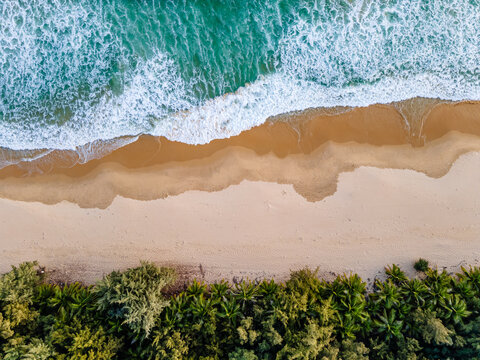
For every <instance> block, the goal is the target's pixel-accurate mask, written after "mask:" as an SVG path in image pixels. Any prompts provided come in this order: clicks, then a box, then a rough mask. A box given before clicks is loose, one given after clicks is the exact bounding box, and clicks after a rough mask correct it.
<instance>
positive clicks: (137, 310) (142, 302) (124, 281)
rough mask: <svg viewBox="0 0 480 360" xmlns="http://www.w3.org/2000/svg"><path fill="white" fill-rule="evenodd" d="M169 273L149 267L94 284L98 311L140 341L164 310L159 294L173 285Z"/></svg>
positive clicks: (163, 301)
mask: <svg viewBox="0 0 480 360" xmlns="http://www.w3.org/2000/svg"><path fill="white" fill-rule="evenodd" d="M175 278H176V275H175V271H174V270H173V269H168V268H158V267H156V266H155V265H153V264H151V263H146V262H144V263H142V265H141V266H140V267H137V268H134V269H128V270H127V271H125V272H116V271H114V272H112V273H111V274H109V275H107V276H105V277H104V278H103V280H101V281H100V282H98V284H97V286H96V287H95V290H94V293H95V294H96V295H97V296H98V300H97V306H98V310H100V311H104V312H106V314H107V316H108V317H110V318H111V319H118V320H120V321H121V322H122V324H126V325H128V327H129V328H130V329H131V331H133V332H134V333H135V334H137V335H140V337H148V335H149V333H150V331H151V329H152V328H153V326H154V325H155V322H156V321H157V319H158V317H159V315H160V313H161V312H162V311H163V309H164V308H165V307H166V306H168V304H169V301H168V300H167V299H165V297H164V296H163V294H162V290H163V289H164V288H165V287H166V286H167V285H170V284H171V283H173V281H174V280H175Z"/></svg>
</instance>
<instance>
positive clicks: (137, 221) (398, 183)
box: [0, 99, 480, 282]
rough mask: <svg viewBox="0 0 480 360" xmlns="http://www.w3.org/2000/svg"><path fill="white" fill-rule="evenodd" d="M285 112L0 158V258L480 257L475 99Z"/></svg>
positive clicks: (346, 264) (255, 271) (87, 263)
mask: <svg viewBox="0 0 480 360" xmlns="http://www.w3.org/2000/svg"><path fill="white" fill-rule="evenodd" d="M273 120H274V121H270V122H267V123H266V124H264V125H261V126H259V127H257V128H254V129H251V130H249V131H246V132H244V133H242V134H240V135H238V136H235V137H232V138H230V139H222V140H215V141H213V142H211V143H209V144H206V145H200V146H193V145H187V144H182V143H176V142H172V141H168V140H166V139H164V138H154V137H150V136H142V137H141V138H140V139H139V140H138V141H136V142H134V143H132V144H130V145H127V146H126V147H123V148H121V149H119V150H116V151H114V152H113V153H112V154H110V155H108V156H106V157H104V158H102V159H99V160H93V161H91V162H88V163H86V164H76V162H77V160H78V157H76V155H75V154H74V153H73V152H72V153H71V154H68V153H66V152H52V153H51V154H50V155H48V156H47V157H46V158H43V159H41V160H38V161H34V162H30V163H23V164H19V165H15V166H9V167H6V168H4V169H2V170H0V197H1V198H2V199H0V219H1V220H0V222H1V226H0V244H1V250H2V261H1V262H0V270H2V271H6V270H8V267H9V266H10V265H11V264H16V263H18V262H21V261H24V260H29V259H37V260H39V261H40V262H41V263H43V264H45V265H47V266H49V267H53V268H56V269H58V271H59V272H60V273H62V274H63V276H67V275H68V276H67V277H68V278H69V279H73V280H83V281H86V282H92V281H94V280H95V279H98V278H99V277H100V276H101V275H102V274H104V273H105V272H109V271H111V270H113V269H116V268H125V267H126V266H132V265H135V264H137V263H138V261H139V260H140V259H147V260H152V261H155V262H157V263H159V264H175V265H181V266H183V267H184V268H186V269H191V271H193V273H195V274H196V275H197V276H199V277H204V278H205V279H207V280H215V279H219V278H227V279H232V278H233V277H234V276H236V277H242V276H249V277H262V276H267V277H271V276H275V277H278V278H284V277H285V276H287V275H288V273H289V271H290V270H291V269H295V268H298V267H301V266H305V265H308V266H311V267H316V266H319V268H320V271H321V273H322V274H323V275H325V276H327V275H328V274H331V273H341V272H344V271H355V272H358V273H360V275H362V276H363V277H365V279H367V278H373V277H374V276H375V275H377V274H378V273H379V271H381V269H382V267H383V265H385V264H388V263H393V262H395V263H399V264H400V265H403V266H405V267H411V262H412V261H413V260H414V259H415V258H417V257H419V256H422V257H426V258H429V259H430V260H432V261H433V262H434V263H436V264H438V265H439V266H446V267H447V268H448V269H449V270H452V271H453V270H455V269H458V266H459V265H460V264H466V263H468V264H472V265H474V264H477V263H478V259H480V258H479V256H480V242H479V241H478V239H477V237H478V234H479V231H478V230H480V229H479V226H480V225H479V224H480V222H479V221H478V220H479V219H478V216H479V212H480V192H478V191H476V188H477V187H478V184H479V183H480V182H479V180H480V153H478V152H477V151H480V137H479V135H480V105H479V104H478V103H438V102H437V101H431V100H425V99H416V100H412V101H410V102H403V103H400V104H393V105H375V106H371V107H368V108H357V109H334V110H333V111H332V110H325V109H317V110H309V111H307V112H304V113H302V114H297V115H295V116H292V114H290V116H284V117H282V118H278V119H273ZM141 200H144V201H141ZM145 200H147V201H145Z"/></svg>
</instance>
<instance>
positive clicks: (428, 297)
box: [0, 263, 480, 360]
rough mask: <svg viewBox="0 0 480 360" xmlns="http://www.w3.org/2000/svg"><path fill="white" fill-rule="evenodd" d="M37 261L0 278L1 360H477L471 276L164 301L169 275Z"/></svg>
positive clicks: (235, 288) (215, 287)
mask: <svg viewBox="0 0 480 360" xmlns="http://www.w3.org/2000/svg"><path fill="white" fill-rule="evenodd" d="M36 267H37V265H36V263H25V264H21V265H20V266H18V267H13V268H12V271H11V272H9V273H7V274H5V275H3V276H2V277H1V278H0V357H1V358H2V359H10V360H13V359H56V360H63V359H65V360H66V359H76V360H90V359H100V360H102V359H147V360H166V359H169V360H194V359H198V360H207V359H210V360H217V359H231V360H240V359H242V360H281V359H315V360H317V359H321V360H365V359H388V360H390V359H392V360H393V359H395V360H397V359H398V360H412V359H418V360H426V359H480V269H479V268H477V267H471V268H468V269H467V268H462V271H461V273H459V274H457V275H456V276H453V275H451V274H448V273H446V272H445V271H438V270H437V269H431V268H428V269H426V270H425V276H423V277H422V278H421V279H419V278H416V279H409V278H408V277H407V276H406V275H405V273H404V272H403V271H402V270H401V269H400V268H399V267H398V266H396V265H391V266H388V267H386V268H385V274H386V278H385V280H383V281H380V280H376V281H375V283H374V288H373V289H371V290H370V291H367V287H366V284H365V283H364V282H363V281H362V280H361V279H360V278H359V277H358V275H355V274H351V275H342V276H339V277H338V278H336V279H335V280H334V281H332V282H326V281H322V280H320V279H318V277H317V273H316V271H312V270H309V269H303V270H301V271H297V272H293V273H292V274H291V276H290V278H289V280H288V281H286V282H285V283H283V284H282V283H277V282H274V281H273V280H270V281H267V280H264V281H261V282H252V281H248V280H247V281H242V282H239V283H236V284H233V285H231V284H229V283H227V282H224V281H223V282H219V283H216V284H212V285H210V286H209V285H207V284H204V283H202V282H198V281H193V282H192V283H191V284H190V286H188V287H187V288H186V290H185V291H184V292H181V293H178V294H176V295H173V296H171V297H170V298H169V299H167V298H165V296H164V295H163V293H162V291H163V290H164V289H165V287H166V286H168V285H169V284H170V283H172V281H173V280H174V278H175V274H174V272H173V271H172V270H170V269H165V268H157V267H155V266H154V265H153V264H148V263H143V264H142V265H141V266H140V267H138V268H135V269H129V270H127V271H124V272H113V273H111V274H110V275H107V276H106V277H105V278H104V279H103V280H102V281H100V282H99V283H98V284H97V285H96V286H95V287H85V286H83V285H81V284H79V283H73V284H68V285H65V286H58V285H51V284H46V283H44V282H43V280H42V278H41V276H39V275H38V272H37V270H36Z"/></svg>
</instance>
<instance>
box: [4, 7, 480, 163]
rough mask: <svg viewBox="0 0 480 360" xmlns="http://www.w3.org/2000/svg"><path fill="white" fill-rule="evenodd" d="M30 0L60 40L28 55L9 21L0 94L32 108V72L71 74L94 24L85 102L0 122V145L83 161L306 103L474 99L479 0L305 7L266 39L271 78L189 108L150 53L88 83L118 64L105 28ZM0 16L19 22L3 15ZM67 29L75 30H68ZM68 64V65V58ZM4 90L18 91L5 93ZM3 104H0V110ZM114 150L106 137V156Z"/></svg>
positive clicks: (38, 90)
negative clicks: (39, 116)
mask: <svg viewBox="0 0 480 360" xmlns="http://www.w3.org/2000/svg"><path fill="white" fill-rule="evenodd" d="M8 1H13V0H8ZM42 3H44V4H47V3H48V4H50V5H51V6H50V7H51V10H52V15H51V16H50V15H48V14H47V13H46V14H44V15H42V14H37V16H45V18H46V19H47V20H48V19H50V20H51V21H50V20H48V21H47V20H45V19H44V20H45V23H46V24H47V25H45V26H50V27H52V28H56V29H57V32H58V31H60V32H61V31H64V35H65V36H63V37H62V38H59V39H58V40H55V42H54V43H55V44H58V49H60V50H58V49H57V52H58V54H59V55H58V56H57V57H55V56H53V57H52V56H46V55H45V54H43V55H42V54H40V55H39V51H40V50H42V51H48V49H43V48H41V46H40V47H39V45H38V44H37V43H35V36H34V35H32V34H34V32H35V31H37V30H36V29H35V28H31V29H28V27H27V28H25V26H24V27H20V28H19V29H20V30H18V31H20V32H19V33H18V34H13V35H12V34H10V33H9V30H8V27H11V28H12V29H17V28H18V26H17V27H15V26H13V23H12V24H10V25H11V26H10V25H9V24H8V23H6V24H4V25H3V28H2V29H3V30H2V29H0V30H2V31H0V34H3V35H2V36H3V38H0V44H1V46H2V51H0V65H2V64H3V66H6V65H5V64H7V63H8V64H9V65H8V66H13V68H9V71H10V72H12V71H13V72H14V73H15V72H16V73H17V75H18V78H13V77H8V76H4V77H0V88H1V86H3V89H4V94H3V96H4V97H6V98H8V99H12V98H15V96H18V98H16V99H17V100H16V102H15V103H14V104H13V105H15V104H16V105H19V107H22V106H23V105H24V104H30V103H34V102H35V101H34V100H35V99H37V98H38V97H40V96H41V94H44V93H45V92H47V93H48V94H50V93H51V94H54V93H55V91H56V89H54V88H52V89H50V88H49V87H50V86H53V85H52V83H51V82H49V81H54V80H55V76H58V74H57V73H55V72H52V73H51V74H47V75H45V74H43V77H36V75H35V74H36V73H41V72H42V71H44V69H50V68H51V69H54V70H55V71H57V70H58V71H60V70H61V69H64V70H62V71H65V73H62V74H61V75H62V76H66V77H71V78H73V79H74V80H75V76H77V74H78V73H81V71H79V70H78V68H79V67H82V66H86V65H88V64H86V63H84V62H82V61H83V60H84V59H85V58H86V57H85V53H84V52H83V51H86V50H85V49H83V48H82V46H83V44H84V42H85V41H86V40H87V39H90V38H91V37H92V36H98V34H97V33H94V32H95V31H97V32H99V33H100V35H101V36H100V37H101V38H102V39H103V38H105V39H110V38H111V40H106V41H105V42H104V43H102V44H101V45H99V49H98V53H97V54H96V56H95V58H94V59H95V61H96V63H95V64H94V66H91V68H89V70H88V71H87V75H88V77H89V78H90V77H91V78H92V82H91V83H90V86H91V87H92V88H93V89H94V90H95V91H94V92H93V95H92V97H91V98H87V99H82V100H78V101H77V102H75V106H76V108H75V111H74V112H73V114H72V115H71V117H70V118H69V120H68V121H66V122H65V123H63V124H58V123H55V122H53V123H52V122H49V121H47V120H45V121H43V122H41V123H39V122H30V123H29V122H21V121H10V122H7V121H4V122H0V146H1V147H6V148H9V149H14V150H35V149H72V150H77V151H78V152H81V151H86V150H85V149H90V150H88V151H87V152H86V153H85V156H83V157H80V158H81V159H83V160H81V161H88V159H90V158H92V157H95V156H97V155H96V153H95V151H97V150H98V149H99V148H98V147H97V145H95V146H91V147H90V145H88V144H98V141H99V140H103V141H107V140H109V139H115V138H120V137H123V136H137V135H139V134H142V133H145V134H153V135H157V136H166V137H167V138H169V139H171V140H177V141H182V142H185V143H191V144H202V143H207V142H209V141H211V140H212V139H216V138H225V137H230V136H233V135H236V134H238V133H240V132H241V131H243V130H246V129H249V128H251V127H253V126H256V125H259V124H261V123H263V122H265V121H266V119H268V118H269V117H272V116H275V115H279V114H283V113H288V112H292V111H300V110H304V109H307V108H312V107H335V106H367V105H370V104H374V103H390V102H394V101H401V100H405V99H409V98H412V97H417V96H418V97H426V98H441V99H445V100H454V101H458V100H467V99H468V100H480V80H479V79H480V66H479V64H480V43H479V41H478V39H479V38H480V8H479V6H480V5H479V4H473V3H472V2H467V1H466V0H457V1H449V2H447V1H438V2H434V4H433V5H432V6H431V7H430V8H429V9H428V11H427V10H425V9H424V8H422V4H421V2H414V1H405V2H400V3H397V4H396V5H395V6H393V5H392V6H388V5H386V4H387V2H372V1H355V2H352V3H351V5H349V6H351V8H350V9H348V10H345V9H340V8H339V9H337V10H336V11H333V12H332V11H329V12H327V10H325V9H322V8H321V5H319V4H316V7H313V8H312V9H310V12H308V11H307V12H306V13H305V14H303V13H302V14H301V15H298V19H297V20H296V21H295V24H294V25H293V26H291V27H290V28H289V29H287V30H286V31H285V34H284V36H283V38H282V39H281V41H280V43H279V44H278V49H277V53H276V58H277V59H278V60H277V64H276V71H275V72H274V73H272V74H269V75H265V76H260V77H259V78H258V79H257V80H256V81H254V82H253V83H251V84H248V85H246V86H244V87H241V88H239V89H238V90H237V91H236V92H234V93H229V94H225V95H222V96H219V97H216V98H214V99H211V100H206V101H203V102H201V103H199V101H198V100H196V99H194V98H193V97H192V96H191V95H189V94H190V91H189V88H190V87H191V84H190V83H188V82H186V81H185V80H184V79H183V78H182V76H181V75H180V73H179V70H178V64H176V63H175V62H174V61H173V60H172V59H171V58H170V57H169V56H168V55H166V54H165V53H162V52H160V51H157V50H153V55H150V56H149V57H148V59H147V60H141V59H138V62H137V63H136V65H135V66H134V67H132V68H127V69H126V72H125V74H124V79H123V81H124V83H123V87H122V91H121V92H120V93H115V91H114V90H111V89H110V88H108V87H105V86H104V85H105V84H104V83H105V82H106V81H107V80H105V81H103V82H102V81H99V80H98V79H99V78H101V76H102V71H103V70H104V69H106V68H108V66H110V65H109V64H107V59H110V60H111V59H112V58H115V59H117V60H118V61H119V63H122V61H124V60H125V59H123V55H122V52H121V51H120V50H119V45H118V44H117V43H116V42H115V37H114V36H113V35H112V34H110V32H109V31H110V30H109V27H108V24H107V25H105V22H104V21H103V19H102V18H101V16H100V15H98V14H94V13H91V12H88V11H86V10H85V9H84V8H82V7H80V6H73V5H72V6H70V7H68V9H67V10H68V11H67V10H65V9H64V10H59V9H57V8H56V7H55V4H56V3H58V1H54V0H51V1H50V2H47V1H43V2H42ZM339 3H341V2H339ZM437 4H438V5H437ZM57 5H58V4H57ZM323 5H324V4H323ZM45 6H46V5H45ZM339 6H340V5H339ZM342 6H345V4H343V5H342ZM1 7H2V5H0V9H1ZM50 7H45V9H46V10H48V9H50ZM12 9H13V10H12ZM22 9H23V7H19V8H10V10H11V11H13V12H15V11H18V12H19V13H20V15H21V16H20V17H21V18H22V19H23V20H21V21H24V22H25V23H26V24H28V14H23V15H22V14H21V11H23V10H22ZM334 10H335V9H334ZM62 11H63V12H62ZM13 12H12V14H13ZM3 18H9V19H10V20H11V21H12V22H15V21H20V20H18V19H16V18H15V17H14V16H13V15H12V16H7V17H5V16H2V19H3ZM61 19H65V20H61ZM80 20H81V21H84V23H85V24H86V25H85V26H72V22H76V21H80ZM49 21H50V22H49ZM62 21H63V23H62ZM62 24H63V25H62ZM30 25H32V24H30ZM87 25H88V26H87ZM32 26H33V25H32ZM0 27H1V25H0ZM69 28H73V29H77V30H78V31H76V32H75V31H73V32H69V31H68V29H69ZM62 29H63V30H62ZM8 34H10V35H11V36H9V35H8ZM15 39H17V40H15ZM15 41H16V42H17V43H15ZM18 42H20V43H21V47H23V49H24V50H23V51H24V53H21V54H20V55H17V56H19V61H17V62H15V61H13V60H14V59H13V60H12V58H11V53H10V52H9V51H7V50H8V46H16V47H18ZM9 56H10V58H9ZM82 56H83V57H82ZM45 59H47V60H48V61H53V62H54V61H59V62H60V63H61V64H63V65H65V66H64V67H59V66H58V64H53V63H52V65H51V66H43V67H42V66H41V64H42V61H46V60H45ZM69 59H77V60H74V61H73V62H72V63H71V64H70V63H68V61H69ZM62 62H63V63H62ZM59 69H60V70H59ZM84 73H85V72H84ZM15 79H17V80H18V79H20V80H21V81H23V82H24V86H21V87H18V86H16V87H15V86H14V84H13V83H10V82H12V81H16V80H15ZM45 79H47V80H49V81H45ZM83 80H84V79H80V80H78V83H81V81H83ZM191 81H195V79H192V80H191ZM73 83H76V82H75V81H73ZM95 87H96V88H95ZM11 89H17V90H18V89H24V90H25V91H24V92H21V93H12V92H9V91H10V90H11ZM26 90H31V91H30V92H28V91H26ZM12 91H13V90H12ZM74 91H76V90H75V88H74V87H73V88H72V89H71V88H68V89H67V88H65V89H62V92H61V94H60V95H61V98H60V100H62V99H64V98H65V99H67V100H68V101H71V99H72V98H73V96H74V94H73V92H74ZM52 96H53V95H52ZM62 96H63V97H62ZM1 105H2V104H1V103H0V106H1ZM11 105H12V103H8V104H4V106H5V109H7V107H8V106H11ZM27 108H28V106H27V107H25V106H24V107H23V109H27ZM1 110H2V109H1V108H0V115H1ZM34 110H35V109H34ZM4 111H5V110H4ZM123 145H124V143H122V142H115V141H113V142H110V143H109V146H107V147H106V149H107V150H106V151H107V152H108V151H112V150H113V149H114V148H116V147H117V146H123ZM100 153H101V154H104V153H102V152H101V151H100V152H99V154H100Z"/></svg>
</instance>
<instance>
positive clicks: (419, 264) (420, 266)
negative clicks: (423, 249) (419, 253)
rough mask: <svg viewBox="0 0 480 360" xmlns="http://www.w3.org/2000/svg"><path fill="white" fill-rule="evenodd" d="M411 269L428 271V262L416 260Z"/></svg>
mask: <svg viewBox="0 0 480 360" xmlns="http://www.w3.org/2000/svg"><path fill="white" fill-rule="evenodd" d="M413 268H414V269H415V270H417V271H423V272H425V271H427V270H428V260H425V259H422V258H420V259H418V260H417V261H416V262H415V264H414V265H413Z"/></svg>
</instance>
